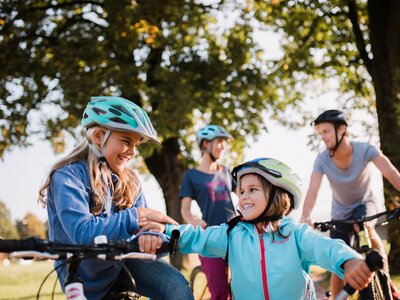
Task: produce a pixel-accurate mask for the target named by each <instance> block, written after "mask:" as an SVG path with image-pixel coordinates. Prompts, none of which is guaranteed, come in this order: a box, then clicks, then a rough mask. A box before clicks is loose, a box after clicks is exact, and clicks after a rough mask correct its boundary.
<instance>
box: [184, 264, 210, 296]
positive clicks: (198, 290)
mask: <svg viewBox="0 0 400 300" xmlns="http://www.w3.org/2000/svg"><path fill="white" fill-rule="evenodd" d="M189 283H190V288H191V289H192V292H193V296H194V299H196V300H205V299H210V298H211V295H210V291H209V290H208V284H207V278H206V274H204V272H203V269H202V268H201V266H197V267H194V268H193V270H192V273H191V274H190V282H189Z"/></svg>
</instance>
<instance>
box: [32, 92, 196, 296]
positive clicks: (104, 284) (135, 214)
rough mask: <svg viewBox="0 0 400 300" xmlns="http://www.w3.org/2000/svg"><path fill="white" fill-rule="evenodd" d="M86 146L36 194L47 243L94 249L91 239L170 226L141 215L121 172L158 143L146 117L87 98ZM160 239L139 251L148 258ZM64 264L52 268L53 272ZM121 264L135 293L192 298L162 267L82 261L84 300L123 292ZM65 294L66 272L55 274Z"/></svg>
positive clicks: (139, 196) (133, 187)
mask: <svg viewBox="0 0 400 300" xmlns="http://www.w3.org/2000/svg"><path fill="white" fill-rule="evenodd" d="M82 125H83V126H84V127H85V129H86V139H85V141H84V142H83V143H82V144H80V145H79V146H78V147H76V148H75V149H74V150H73V151H72V153H71V154H70V155H68V156H67V157H65V158H64V159H62V160H61V161H59V162H58V163H56V164H55V165H54V166H53V168H52V169H51V171H50V174H49V175H48V177H47V179H46V181H45V184H44V185H43V186H42V188H41V189H40V200H41V202H42V203H43V204H45V205H47V212H48V219H49V220H48V224H49V239H50V240H52V241H54V242H59V243H68V244H93V241H94V238H95V237H96V236H98V235H106V236H107V238H108V240H112V241H117V240H122V239H127V238H129V237H131V236H132V234H134V233H136V232H137V231H138V230H139V228H140V225H143V224H145V223H146V222H147V221H150V220H152V221H155V222H169V223H175V224H176V222H175V221H174V220H172V219H171V218H169V217H167V216H165V215H163V214H162V213H160V212H157V211H155V210H152V209H150V208H147V204H146V200H145V198H144V195H143V193H142V189H141V185H140V181H139V178H138V176H137V175H136V173H135V172H133V171H132V170H130V169H129V168H127V163H128V162H129V161H130V160H131V159H132V158H133V157H134V156H135V150H136V147H137V146H138V145H139V144H141V143H144V142H155V143H158V139H157V134H156V132H155V130H154V128H153V126H152V124H151V122H150V119H149V118H148V116H147V114H146V113H145V112H144V111H143V110H142V109H141V108H140V107H139V106H137V105H135V104H134V103H132V102H130V101H128V100H126V99H123V98H118V97H93V98H92V99H91V101H90V103H89V104H88V105H87V107H86V109H85V111H84V114H83V119H82ZM160 242H161V241H160V238H159V237H156V236H150V235H147V236H146V235H145V236H143V238H141V239H140V244H141V249H145V250H147V251H148V252H152V253H154V252H155V250H156V248H157V247H159V245H160ZM62 263H63V261H56V263H55V267H58V266H60V265H61V264H62ZM121 264H125V265H126V267H128V269H129V270H130V272H131V274H132V275H133V277H134V278H135V281H136V284H137V292H138V293H139V294H142V295H145V296H148V297H151V298H155V299H193V296H192V295H191V291H190V288H189V287H188V283H187V281H186V280H185V279H184V278H183V276H182V275H181V274H180V273H179V272H178V271H177V270H176V269H174V268H173V267H171V266H170V265H168V264H167V263H166V262H164V261H161V260H158V261H155V262H153V261H151V262H149V261H141V260H126V261H124V262H122V263H121V262H114V261H100V260H96V259H87V260H84V261H82V262H81V265H80V269H79V275H80V277H81V279H82V280H83V286H84V293H85V296H86V297H87V298H88V299H110V298H111V297H112V294H113V293H117V292H119V291H121V290H125V291H126V290H129V288H131V287H130V285H129V280H127V278H128V277H127V275H126V274H125V271H124V270H123V269H122V266H121ZM57 272H58V276H59V280H60V283H61V286H62V287H63V288H64V282H65V279H66V278H65V277H66V268H65V267H61V268H58V269H57Z"/></svg>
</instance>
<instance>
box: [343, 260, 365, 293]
mask: <svg viewBox="0 0 400 300" xmlns="http://www.w3.org/2000/svg"><path fill="white" fill-rule="evenodd" d="M371 276H372V273H371V271H370V270H369V268H368V266H367V264H366V262H365V261H364V260H363V259H351V260H348V261H346V262H345V263H344V280H345V281H346V282H348V283H349V284H350V285H351V286H352V287H353V288H355V289H356V290H362V289H363V288H366V287H367V286H368V283H369V282H370V281H371Z"/></svg>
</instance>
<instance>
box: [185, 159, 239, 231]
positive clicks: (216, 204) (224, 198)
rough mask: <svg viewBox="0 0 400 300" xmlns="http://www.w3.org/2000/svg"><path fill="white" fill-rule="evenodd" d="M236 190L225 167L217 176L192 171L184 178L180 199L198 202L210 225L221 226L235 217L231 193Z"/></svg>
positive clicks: (186, 173) (204, 218)
mask: <svg viewBox="0 0 400 300" xmlns="http://www.w3.org/2000/svg"><path fill="white" fill-rule="evenodd" d="M235 188H236V183H235V181H234V180H233V179H232V177H231V175H230V172H229V169H228V168H227V167H225V166H223V168H222V169H221V170H220V171H218V172H217V173H215V174H208V173H204V172H201V171H199V170H197V169H190V170H188V171H186V172H185V174H184V176H183V181H182V186H181V191H180V193H179V197H180V198H181V199H182V198H184V197H189V198H191V199H193V200H196V202H197V204H198V205H199V207H200V210H201V213H202V214H203V220H205V221H206V222H207V224H208V225H219V224H222V223H225V222H227V221H228V220H229V219H231V218H232V217H234V216H235V212H234V207H233V204H232V199H231V192H232V190H234V189H235Z"/></svg>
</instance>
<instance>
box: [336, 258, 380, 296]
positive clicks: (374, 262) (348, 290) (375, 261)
mask: <svg viewBox="0 0 400 300" xmlns="http://www.w3.org/2000/svg"><path fill="white" fill-rule="evenodd" d="M383 260H384V258H383V256H382V255H381V254H380V253H379V251H377V250H371V251H370V252H368V254H367V255H366V256H365V262H366V264H367V266H368V268H369V270H370V271H371V272H374V271H377V270H380V269H382V268H383ZM355 291H356V290H355V288H353V287H352V286H351V285H350V284H348V283H346V285H345V286H344V287H343V289H342V291H341V292H340V294H339V295H338V296H337V297H336V300H341V299H347V296H350V295H353V294H354V292H355ZM346 294H347V295H346Z"/></svg>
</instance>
